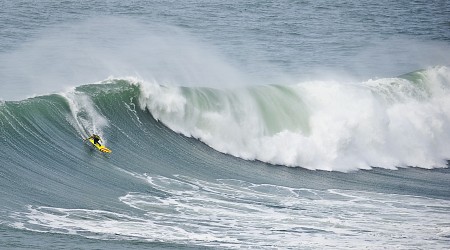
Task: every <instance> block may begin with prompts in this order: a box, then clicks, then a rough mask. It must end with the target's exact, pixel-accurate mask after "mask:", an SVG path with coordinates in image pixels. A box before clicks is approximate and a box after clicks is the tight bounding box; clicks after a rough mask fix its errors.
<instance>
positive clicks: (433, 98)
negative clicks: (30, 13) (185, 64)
mask: <svg viewBox="0 0 450 250" xmlns="http://www.w3.org/2000/svg"><path fill="white" fill-rule="evenodd" d="M449 85H450V69H449V68H447V67H443V66H442V67H433V68H429V69H426V70H419V71H416V72H412V73H409V74H406V75H402V76H400V77H396V78H381V79H375V80H368V81H365V82H355V83H343V82H337V81H335V82H334V81H314V82H302V83H299V84H296V85H277V84H273V85H262V86H261V85H260V86H247V87H242V88H208V87H179V86H165V85H162V84H159V83H157V82H144V81H138V80H134V79H109V80H105V81H103V82H100V84H90V85H84V86H80V87H77V88H75V89H73V90H72V91H69V92H66V93H63V94H59V95H49V96H43V97H37V98H32V99H27V100H23V101H19V102H8V101H7V102H4V103H3V104H1V105H2V107H1V108H2V109H1V110H0V111H1V115H2V120H1V122H2V124H4V125H5V126H2V127H3V130H4V133H5V135H6V137H14V136H16V135H12V134H9V133H17V131H18V129H17V127H23V126H25V125H30V126H31V127H32V129H28V132H23V133H31V135H32V136H39V135H40V133H44V134H45V135H46V136H47V137H51V134H52V133H58V132H55V129H50V128H53V127H55V126H56V127H63V128H64V130H61V131H60V132H64V131H65V130H67V127H66V126H65V125H63V124H61V121H64V122H67V123H68V124H70V126H71V127H73V128H74V130H73V131H70V133H69V134H77V135H75V136H76V137H80V138H84V137H86V136H88V135H89V134H90V133H98V134H100V135H102V136H103V137H104V138H105V140H106V141H108V140H110V135H108V132H105V129H106V128H108V127H114V128H116V129H118V131H121V132H122V133H124V134H125V135H126V136H129V137H131V135H133V136H139V135H136V134H140V133H144V132H145V127H144V128H143V127H142V126H143V125H142V124H140V125H139V126H140V127H141V129H142V130H141V131H128V130H127V128H124V127H121V126H122V125H121V124H127V123H129V122H132V123H139V122H140V121H139V116H138V115H137V114H136V110H137V109H139V108H140V109H141V111H147V110H148V111H149V112H150V114H148V113H147V115H151V116H153V118H155V119H156V120H158V121H160V122H162V123H163V124H164V125H166V126H167V127H169V128H170V129H171V130H173V131H175V132H177V133H181V134H183V135H185V136H188V137H194V138H197V139H199V140H200V141H202V142H204V143H205V144H207V145H208V146H210V147H211V148H214V149H215V150H217V151H220V152H223V153H226V154H230V155H233V156H236V157H240V158H242V159H246V160H259V161H263V162H267V163H271V164H275V165H284V166H291V167H303V168H307V169H314V170H329V171H343V172H346V171H352V170H357V169H370V168H372V167H380V168H387V169H395V168H399V167H409V166H413V167H420V168H442V167H446V166H447V165H446V164H447V162H446V160H447V159H449V156H450V152H449V151H448V149H449V148H450V96H449V90H450V89H449ZM33 110H34V111H33ZM41 113H44V114H45V115H44V116H49V117H51V119H50V120H46V121H42V119H39V123H37V124H36V122H34V123H31V124H30V123H29V121H28V120H30V119H31V118H30V117H29V116H31V117H34V116H38V115H39V114H41ZM57 117H59V120H56V119H57ZM40 123H44V124H40ZM47 123H48V124H47ZM6 124H9V125H11V128H9V127H8V126H6ZM24 124H25V125H24ZM66 132H67V131H66ZM20 133H22V132H20ZM20 133H19V134H20ZM58 135H59V136H60V137H61V138H64V137H65V136H67V134H66V135H63V134H58ZM72 136H73V135H72ZM24 137H28V135H27V134H24ZM39 141H41V142H42V141H43V142H42V143H45V139H42V138H40V139H39ZM58 143H59V142H58ZM142 143H145V140H144V141H143V142H142ZM148 143H150V141H148ZM120 144H123V143H120ZM38 146H39V145H37V147H38Z"/></svg>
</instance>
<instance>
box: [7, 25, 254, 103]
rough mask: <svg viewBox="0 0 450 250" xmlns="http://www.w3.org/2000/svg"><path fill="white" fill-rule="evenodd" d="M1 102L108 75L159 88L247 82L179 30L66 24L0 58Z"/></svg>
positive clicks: (215, 53)
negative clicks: (164, 86) (136, 79)
mask: <svg viewBox="0 0 450 250" xmlns="http://www.w3.org/2000/svg"><path fill="white" fill-rule="evenodd" d="M0 64H1V65H2V67H0V75H1V79H2V80H1V84H0V99H3V100H20V99H23V98H27V97H31V96H36V95H43V94H48V93H55V92H61V91H65V90H66V89H69V88H71V87H74V86H79V85H81V84H88V83H95V82H99V81H102V80H105V79H107V78H110V77H117V78H120V77H130V76H131V77H136V78H138V79H142V80H145V81H156V82H158V83H159V84H167V85H182V86H232V85H240V84H243V83H244V82H246V80H244V78H245V77H244V76H243V74H242V73H241V72H239V70H237V69H236V68H235V67H233V66H232V65H233V64H232V63H231V62H230V61H229V60H227V59H226V57H225V56H224V55H222V54H221V53H220V52H219V51H217V50H216V49H215V48H213V47H212V46H210V45H207V44H205V43H204V42H202V41H200V40H199V39H197V38H194V37H193V36H192V35H190V34H188V33H186V32H184V31H182V30H181V29H180V28H177V27H174V26H168V25H162V24H154V23H145V22H141V21H138V20H132V19H129V18H92V19H89V20H87V21H83V22H79V23H71V24H62V25H59V26H57V27H52V28H48V29H46V30H44V31H41V32H40V36H39V37H37V38H35V39H34V40H32V41H31V42H27V43H24V44H21V45H19V46H18V47H17V48H16V49H15V50H14V51H10V52H6V53H2V54H0Z"/></svg>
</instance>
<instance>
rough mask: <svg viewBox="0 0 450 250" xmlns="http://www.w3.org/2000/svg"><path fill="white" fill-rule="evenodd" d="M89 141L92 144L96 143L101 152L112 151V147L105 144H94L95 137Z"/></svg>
mask: <svg viewBox="0 0 450 250" xmlns="http://www.w3.org/2000/svg"><path fill="white" fill-rule="evenodd" d="M89 141H90V142H91V143H92V145H94V146H95V147H96V148H97V149H98V150H100V152H103V153H111V152H112V151H111V149H109V148H107V147H105V146H103V145H98V144H94V139H92V138H90V139H89Z"/></svg>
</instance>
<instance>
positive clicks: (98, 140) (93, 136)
mask: <svg viewBox="0 0 450 250" xmlns="http://www.w3.org/2000/svg"><path fill="white" fill-rule="evenodd" d="M89 139H92V140H94V144H98V145H99V146H101V144H100V141H101V140H102V139H100V136H98V135H96V134H92V135H91V136H90V137H89V138H87V139H86V140H89Z"/></svg>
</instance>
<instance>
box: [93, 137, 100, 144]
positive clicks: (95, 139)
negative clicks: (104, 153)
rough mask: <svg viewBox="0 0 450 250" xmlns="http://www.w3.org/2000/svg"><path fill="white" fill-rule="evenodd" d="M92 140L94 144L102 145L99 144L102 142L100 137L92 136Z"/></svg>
mask: <svg viewBox="0 0 450 250" xmlns="http://www.w3.org/2000/svg"><path fill="white" fill-rule="evenodd" d="M92 139H93V140H94V144H98V145H101V144H100V142H99V141H100V137H98V136H95V135H94V136H92Z"/></svg>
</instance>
